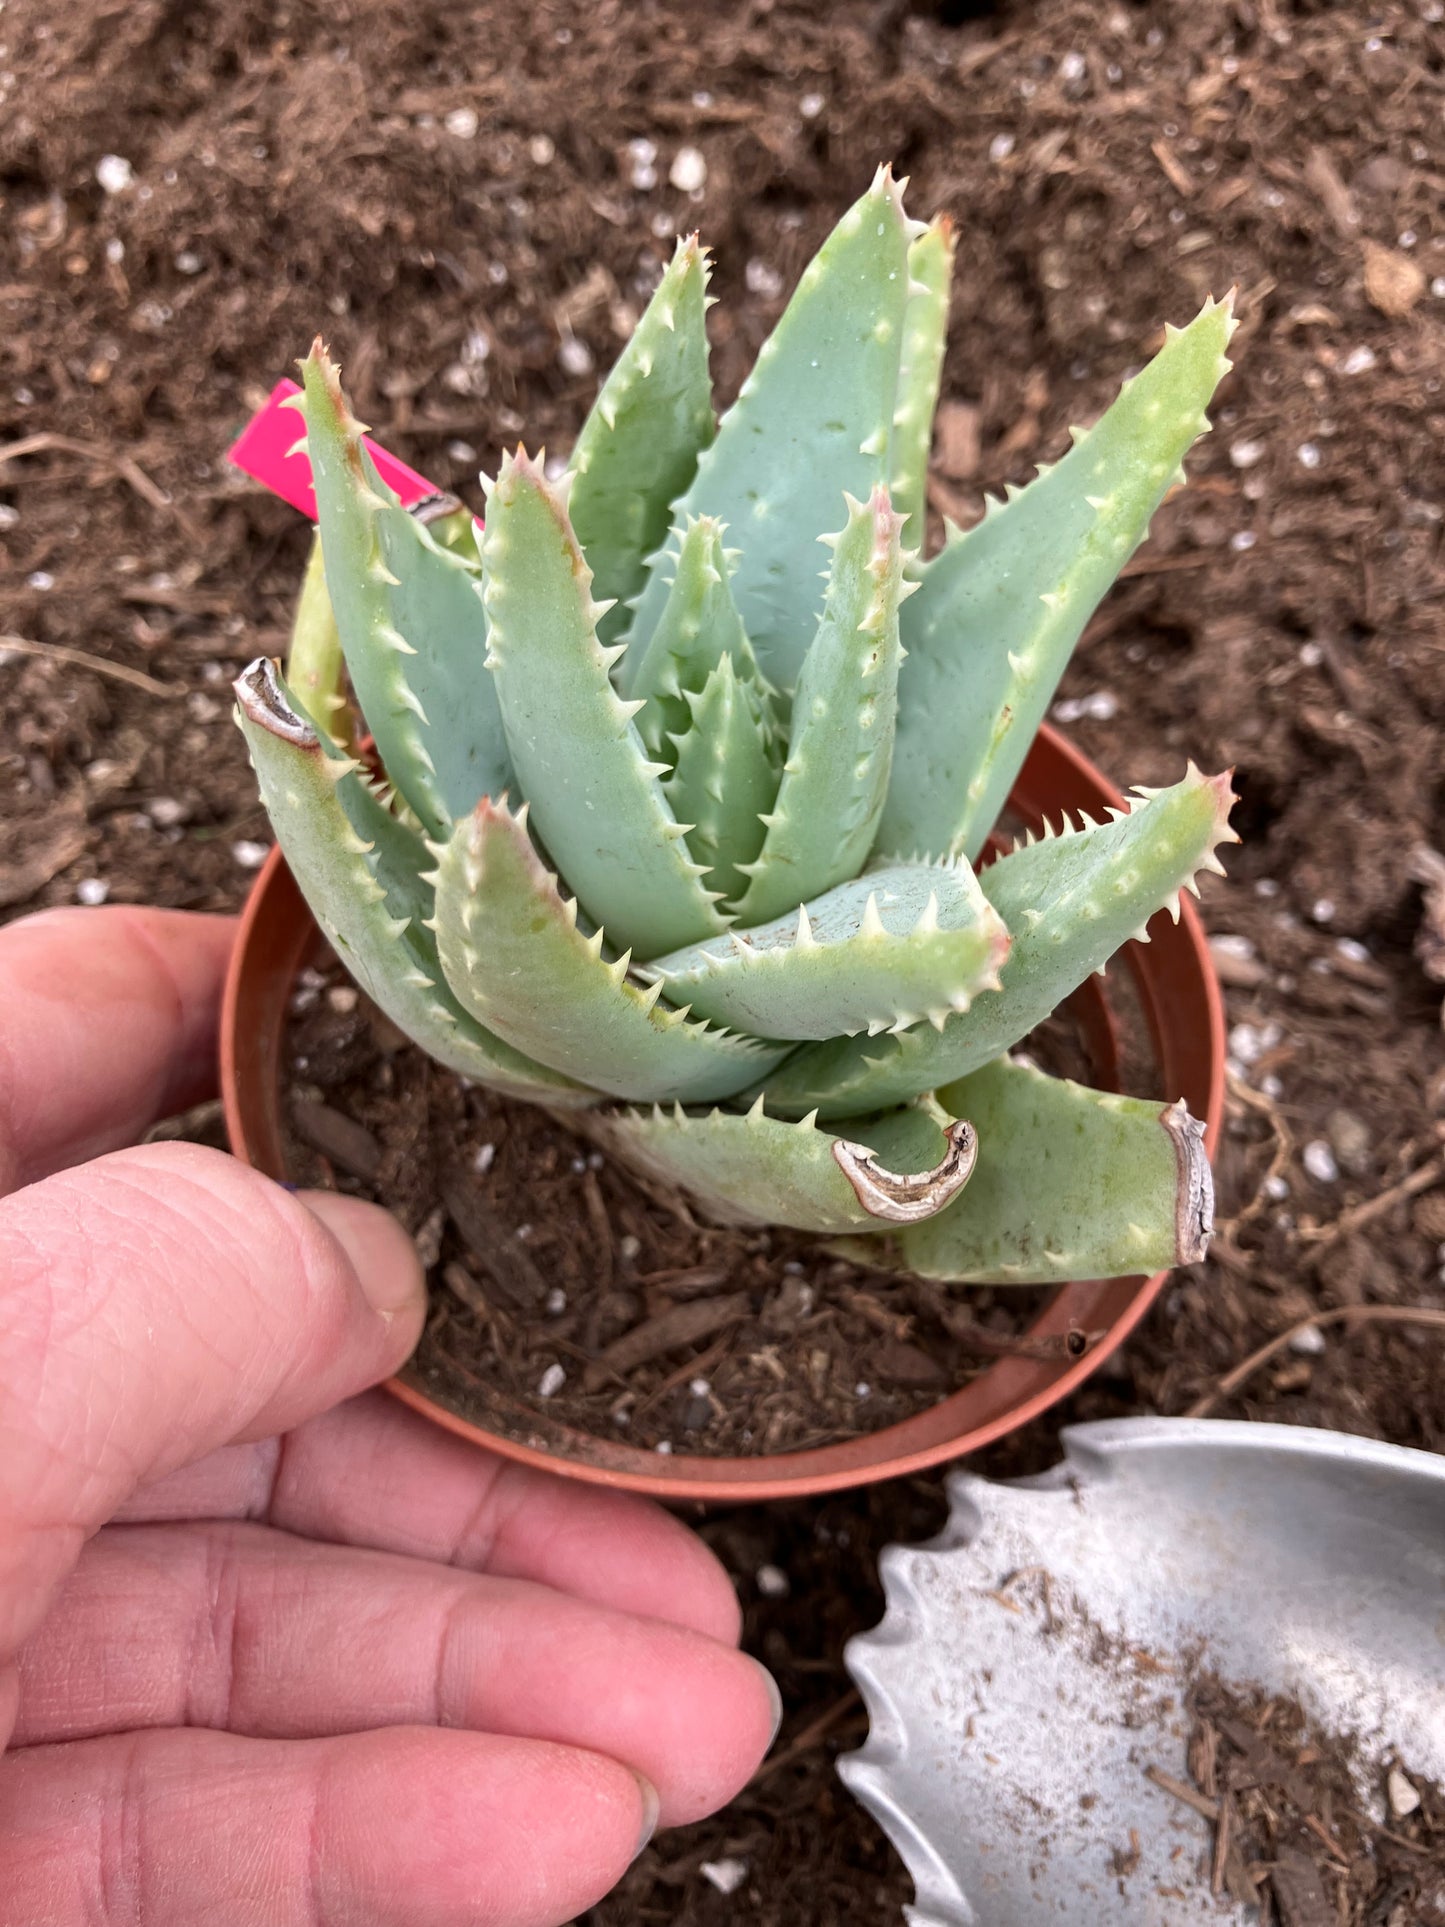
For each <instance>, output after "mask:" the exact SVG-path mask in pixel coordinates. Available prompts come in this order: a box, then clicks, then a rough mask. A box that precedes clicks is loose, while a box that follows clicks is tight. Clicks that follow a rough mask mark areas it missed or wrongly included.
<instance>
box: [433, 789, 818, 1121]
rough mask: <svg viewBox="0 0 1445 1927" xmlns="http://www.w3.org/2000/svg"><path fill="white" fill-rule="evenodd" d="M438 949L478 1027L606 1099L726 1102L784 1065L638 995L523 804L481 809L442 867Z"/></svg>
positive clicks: (772, 1051)
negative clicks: (581, 921) (561, 879)
mask: <svg viewBox="0 0 1445 1927" xmlns="http://www.w3.org/2000/svg"><path fill="white" fill-rule="evenodd" d="M436 889H437V897H436V929H437V945H438V950H439V953H440V956H441V964H442V969H443V971H444V972H445V973H446V979H447V982H448V983H449V984H450V985H451V987H452V990H453V991H454V992H455V994H456V996H457V997H458V998H459V999H460V1001H461V1003H462V1005H463V1007H464V1008H465V1009H467V1010H469V1011H470V1012H471V1014H472V1015H473V1017H475V1018H476V1020H477V1022H478V1023H480V1024H485V1025H486V1027H487V1029H488V1030H491V1031H494V1032H495V1033H496V1034H497V1036H499V1037H504V1038H505V1039H506V1040H507V1042H508V1043H509V1044H511V1045H512V1046H513V1047H514V1048H515V1049H517V1050H519V1051H525V1052H526V1054H527V1055H528V1056H529V1057H535V1058H536V1059H537V1060H538V1061H539V1062H540V1063H543V1064H550V1065H551V1066H552V1067H553V1068H554V1069H555V1070H558V1071H562V1072H564V1073H565V1074H566V1075H567V1076H568V1077H570V1078H573V1079H575V1080H576V1081H578V1082H579V1083H583V1084H586V1085H588V1086H590V1087H592V1088H593V1089H596V1090H601V1091H606V1092H607V1093H608V1095H609V1096H611V1097H624V1098H632V1099H638V1098H642V1099H652V1100H657V1099H662V1098H666V1099H675V1098H681V1099H685V1100H686V1101H687V1102H688V1103H699V1102H705V1101H710V1100H712V1099H714V1098H720V1097H730V1096H731V1095H732V1094H733V1093H734V1092H735V1091H739V1090H741V1089H742V1087H743V1085H745V1084H750V1083H752V1082H753V1081H754V1080H755V1079H756V1078H757V1077H758V1075H759V1074H760V1073H765V1072H766V1070H767V1068H768V1067H769V1065H770V1064H773V1063H776V1062H777V1061H778V1059H779V1058H780V1057H781V1056H782V1054H783V1053H782V1050H781V1048H778V1047H774V1048H769V1047H767V1046H765V1045H762V1044H759V1043H758V1042H756V1041H755V1040H754V1039H752V1038H748V1037H737V1036H734V1035H732V1034H731V1033H730V1032H727V1031H720V1030H714V1029H712V1028H710V1026H708V1025H707V1024H705V1023H702V1022H699V1021H697V1020H695V1019H694V1020H689V1018H688V1016H687V1014H686V1012H684V1011H681V1010H677V1009H675V1008H673V1007H672V1006H670V1005H669V1004H667V1003H665V1002H663V1000H662V999H661V997H660V996H659V994H658V993H659V991H660V989H661V986H660V985H653V986H650V987H648V988H645V989H644V988H642V987H640V986H638V985H637V984H635V983H633V982H632V981H631V980H630V979H629V977H628V974H627V968H628V958H627V957H626V955H625V954H624V955H623V956H621V957H618V958H616V959H609V958H608V956H607V955H606V948H605V947H606V937H605V935H604V933H603V932H602V931H601V930H597V931H595V932H594V933H593V934H592V935H591V936H590V937H589V936H585V935H584V934H583V933H582V931H581V930H579V929H578V927H577V902H576V899H575V898H570V897H569V898H565V899H564V898H563V896H562V893H561V891H560V890H559V889H558V887H557V879H556V877H555V876H553V875H551V874H550V873H549V871H548V870H547V868H546V866H545V864H544V863H543V862H542V860H541V858H540V857H539V856H538V854H537V852H536V850H535V849H534V848H533V846H532V841H531V838H530V837H529V836H528V834H527V829H526V822H525V806H524V807H523V810H522V811H521V812H519V813H518V815H516V816H513V815H512V814H511V813H510V811H509V810H508V809H507V808H506V807H505V805H499V804H496V803H492V802H490V801H484V802H483V803H481V804H480V805H479V806H478V808H477V810H476V811H475V813H474V814H473V815H472V816H470V817H468V818H467V820H466V821H465V822H463V823H459V824H458V825H457V827H456V829H455V831H454V832H453V834H452V837H451V839H450V841H449V842H448V843H447V845H446V847H445V849H444V850H443V851H442V852H441V855H440V860H439V862H438V866H437V886H436Z"/></svg>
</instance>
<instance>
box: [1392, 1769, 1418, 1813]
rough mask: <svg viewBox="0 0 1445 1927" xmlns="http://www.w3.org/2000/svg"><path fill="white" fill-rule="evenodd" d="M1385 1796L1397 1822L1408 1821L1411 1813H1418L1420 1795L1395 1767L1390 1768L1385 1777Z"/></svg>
mask: <svg viewBox="0 0 1445 1927" xmlns="http://www.w3.org/2000/svg"><path fill="white" fill-rule="evenodd" d="M1385 1795H1386V1798H1387V1799H1388V1800H1389V1802H1390V1811H1391V1813H1392V1814H1394V1816H1395V1818H1396V1819H1397V1820H1408V1819H1409V1817H1410V1815H1411V1814H1412V1813H1416V1812H1418V1811H1419V1807H1420V1795H1419V1794H1418V1793H1417V1792H1416V1790H1415V1788H1414V1787H1413V1786H1412V1785H1411V1783H1410V1781H1409V1780H1407V1779H1406V1778H1405V1775H1404V1774H1403V1773H1402V1772H1401V1771H1400V1769H1399V1767H1397V1766H1392V1767H1391V1768H1390V1771H1389V1772H1388V1773H1387V1774H1386V1775H1385Z"/></svg>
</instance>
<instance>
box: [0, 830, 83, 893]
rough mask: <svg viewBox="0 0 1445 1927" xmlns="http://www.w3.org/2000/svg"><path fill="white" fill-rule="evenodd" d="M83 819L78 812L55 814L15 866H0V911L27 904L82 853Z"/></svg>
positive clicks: (2, 864)
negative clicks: (15, 905) (14, 905)
mask: <svg viewBox="0 0 1445 1927" xmlns="http://www.w3.org/2000/svg"><path fill="white" fill-rule="evenodd" d="M85 843H86V827H85V818H84V816H83V815H82V814H81V813H80V812H79V811H74V812H67V813H66V814H64V815H60V814H57V815H55V816H53V817H52V818H51V819H50V824H49V827H48V828H47V830H46V831H45V833H44V834H43V835H42V836H40V837H39V838H38V839H37V840H36V842H35V843H34V845H33V846H32V848H31V849H30V850H29V851H28V852H27V854H26V855H25V856H23V857H21V858H20V860H19V862H17V863H0V910H8V909H9V908H10V907H11V905H12V904H17V903H29V901H30V899H31V898H32V897H33V896H34V895H35V894H36V892H37V891H39V890H43V889H44V888H45V886H46V884H47V883H49V882H50V880H51V879H52V877H57V876H59V874H60V872H61V871H62V870H63V869H65V868H66V866H67V865H68V864H71V863H74V861H75V859H76V858H77V857H78V856H81V855H83V854H84V852H85Z"/></svg>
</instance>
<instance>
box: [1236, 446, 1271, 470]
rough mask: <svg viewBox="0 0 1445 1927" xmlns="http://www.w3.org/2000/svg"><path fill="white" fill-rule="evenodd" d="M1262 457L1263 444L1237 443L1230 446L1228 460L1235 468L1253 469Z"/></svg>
mask: <svg viewBox="0 0 1445 1927" xmlns="http://www.w3.org/2000/svg"><path fill="white" fill-rule="evenodd" d="M1263 455H1264V443H1263V442H1252V441H1238V442H1234V443H1232V444H1231V446H1230V450H1229V459H1230V461H1231V462H1233V464H1234V466H1235V467H1236V468H1253V467H1254V465H1255V463H1256V462H1257V461H1259V460H1260V459H1261V458H1262V457H1263Z"/></svg>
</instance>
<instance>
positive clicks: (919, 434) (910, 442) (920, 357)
mask: <svg viewBox="0 0 1445 1927" xmlns="http://www.w3.org/2000/svg"><path fill="white" fill-rule="evenodd" d="M956 244H957V236H956V235H955V233H954V226H953V222H952V221H951V220H950V219H949V217H948V216H947V215H946V214H940V215H938V216H937V217H936V219H934V220H932V221H930V222H929V224H928V226H927V228H926V229H925V230H924V232H923V233H922V234H920V235H919V236H918V239H917V240H916V241H915V242H914V243H913V245H912V246H911V247H910V248H909V250H908V275H909V281H908V311H907V313H906V315H905V316H904V322H903V355H902V359H901V363H900V366H899V370H898V398H897V403H896V406H895V408H894V411H893V428H892V434H891V439H890V442H889V448H888V488H889V493H890V494H891V495H892V497H893V506H894V508H896V509H897V510H898V512H899V514H900V515H902V516H903V518H904V521H903V546H904V548H905V549H908V550H911V551H912V552H913V553H915V554H918V553H920V552H921V551H922V548H923V536H924V512H925V506H926V499H927V492H928V458H929V455H930V454H931V453H932V449H933V417H934V413H935V411H936V410H937V407H938V385H939V380H940V378H941V376H942V374H943V350H944V346H945V343H946V340H947V336H948V295H949V287H950V284H951V282H952V280H953V256H954V249H955V246H956Z"/></svg>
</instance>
